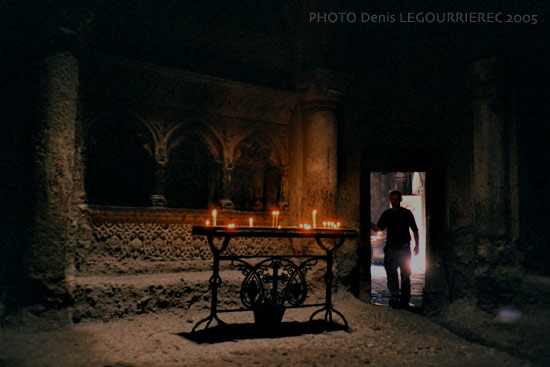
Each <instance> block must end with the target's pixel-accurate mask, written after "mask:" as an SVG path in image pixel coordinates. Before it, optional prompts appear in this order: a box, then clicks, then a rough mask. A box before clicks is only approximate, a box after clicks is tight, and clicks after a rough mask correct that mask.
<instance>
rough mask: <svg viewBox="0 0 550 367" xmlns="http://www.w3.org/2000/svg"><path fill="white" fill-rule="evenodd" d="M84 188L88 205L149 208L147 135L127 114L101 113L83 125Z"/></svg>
mask: <svg viewBox="0 0 550 367" xmlns="http://www.w3.org/2000/svg"><path fill="white" fill-rule="evenodd" d="M86 125H87V126H86V128H85V129H84V131H83V136H84V146H85V154H84V157H83V159H84V187H85V191H86V196H87V200H88V203H89V204H92V205H94V204H95V205H107V206H149V196H150V195H151V192H152V191H153V187H154V175H155V165H154V161H153V159H152V158H151V156H150V154H149V152H148V151H147V148H146V146H147V145H148V144H150V143H151V135H150V134H149V132H148V130H147V129H146V127H145V126H144V125H143V124H142V123H141V122H140V120H139V119H138V118H136V116H135V115H133V114H131V113H129V112H126V111H124V112H119V113H113V112H110V113H103V114H101V115H98V116H97V117H94V118H91V119H89V120H87V122H86Z"/></svg>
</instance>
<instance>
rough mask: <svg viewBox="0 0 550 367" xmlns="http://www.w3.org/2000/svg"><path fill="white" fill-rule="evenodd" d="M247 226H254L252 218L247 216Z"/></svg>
mask: <svg viewBox="0 0 550 367" xmlns="http://www.w3.org/2000/svg"><path fill="white" fill-rule="evenodd" d="M248 226H249V227H254V219H252V218H248Z"/></svg>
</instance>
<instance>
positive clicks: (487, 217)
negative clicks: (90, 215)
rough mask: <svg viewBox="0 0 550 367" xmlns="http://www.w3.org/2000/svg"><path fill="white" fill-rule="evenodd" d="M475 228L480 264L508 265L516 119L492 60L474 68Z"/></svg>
mask: <svg viewBox="0 0 550 367" xmlns="http://www.w3.org/2000/svg"><path fill="white" fill-rule="evenodd" d="M473 73H474V79H475V80H474V83H475V84H474V89H475V90H474V93H475V101H474V104H473V123H474V126H473V128H474V159H473V161H474V163H473V166H474V170H473V173H474V177H473V183H474V187H473V191H474V195H473V198H474V213H475V215H474V228H475V234H476V237H477V255H478V258H479V260H480V261H481V263H482V264H492V265H498V264H499V263H503V264H512V263H514V261H515V257H516V256H515V255H516V254H515V249H514V246H515V243H514V242H515V241H516V239H517V227H516V226H515V225H514V221H515V220H517V219H514V218H518V209H517V208H518V203H517V190H518V188H517V162H516V157H515V156H516V147H515V134H516V132H515V121H514V118H513V116H512V109H511V107H510V106H511V102H510V100H509V96H507V95H506V89H505V85H504V83H502V81H503V79H504V75H505V74H504V71H503V70H500V68H499V64H498V62H497V60H496V59H495V58H491V59H487V60H482V61H479V62H477V63H475V64H474V66H473Z"/></svg>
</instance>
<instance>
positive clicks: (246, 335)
mask: <svg viewBox="0 0 550 367" xmlns="http://www.w3.org/2000/svg"><path fill="white" fill-rule="evenodd" d="M337 330H345V327H344V326H343V325H340V324H337V323H335V322H325V321H324V320H313V321H308V322H297V321H293V322H281V323H280V324H278V325H276V326H272V327H269V328H266V327H259V326H258V325H256V324H253V323H248V324H225V325H218V326H215V327H211V328H208V329H206V330H199V331H195V332H194V333H191V332H190V333H180V334H178V335H179V336H183V337H184V338H186V339H189V340H191V341H194V342H195V343H199V344H202V343H209V344H212V343H221V342H226V341H233V340H239V339H258V338H281V337H286V336H298V335H304V334H321V333H324V332H325V331H337Z"/></svg>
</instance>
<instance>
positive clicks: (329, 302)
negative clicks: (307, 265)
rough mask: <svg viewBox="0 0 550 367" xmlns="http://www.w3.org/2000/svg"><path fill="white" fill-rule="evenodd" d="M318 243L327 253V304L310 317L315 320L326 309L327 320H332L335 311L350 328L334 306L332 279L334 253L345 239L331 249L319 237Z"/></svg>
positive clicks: (346, 327)
mask: <svg viewBox="0 0 550 367" xmlns="http://www.w3.org/2000/svg"><path fill="white" fill-rule="evenodd" d="M316 241H317V243H318V244H319V246H321V248H323V249H324V250H325V251H326V253H327V272H326V273H325V292H326V293H325V306H324V307H323V308H321V309H319V310H317V311H315V312H314V313H312V314H311V317H310V318H309V320H310V321H312V320H313V318H314V317H315V315H317V314H318V313H321V312H323V311H325V322H332V313H333V312H334V313H335V314H336V315H338V316H340V318H341V319H342V321H344V327H345V329H346V330H348V328H349V327H348V321H347V320H346V318H345V317H344V315H343V314H342V313H341V312H340V311H338V310H336V309H335V308H334V307H332V281H333V279H334V273H333V272H332V264H333V253H334V250H335V249H337V248H338V247H340V246H341V245H342V243H343V240H342V241H340V242H339V243H338V244H337V245H336V246H334V248H332V249H329V248H327V247H325V246H324V245H323V244H322V243H321V240H320V239H319V238H316Z"/></svg>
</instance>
